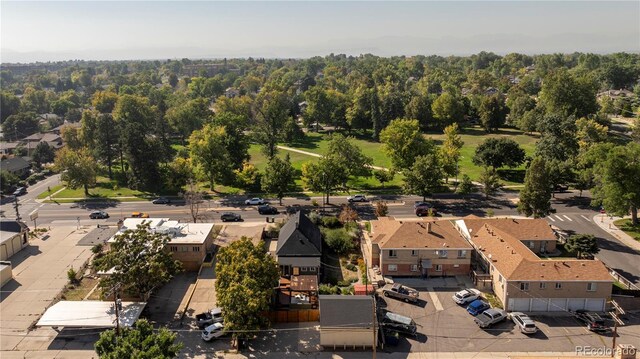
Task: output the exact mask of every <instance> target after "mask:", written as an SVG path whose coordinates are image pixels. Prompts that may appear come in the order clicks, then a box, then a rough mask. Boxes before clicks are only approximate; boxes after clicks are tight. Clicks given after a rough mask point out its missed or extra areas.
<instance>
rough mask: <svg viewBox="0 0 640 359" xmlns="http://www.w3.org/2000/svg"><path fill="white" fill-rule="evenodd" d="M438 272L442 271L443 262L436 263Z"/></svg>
mask: <svg viewBox="0 0 640 359" xmlns="http://www.w3.org/2000/svg"><path fill="white" fill-rule="evenodd" d="M436 272H442V264H436Z"/></svg>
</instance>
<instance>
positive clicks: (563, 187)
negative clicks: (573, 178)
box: [553, 184, 569, 192]
mask: <svg viewBox="0 0 640 359" xmlns="http://www.w3.org/2000/svg"><path fill="white" fill-rule="evenodd" d="M568 189H569V186H568V185H566V184H557V185H555V186H554V187H553V191H554V192H564V191H566V190H568Z"/></svg>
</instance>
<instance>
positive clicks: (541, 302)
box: [531, 298, 549, 312]
mask: <svg viewBox="0 0 640 359" xmlns="http://www.w3.org/2000/svg"><path fill="white" fill-rule="evenodd" d="M548 308H549V299H548V298H534V299H532V300H531V311H532V312H546V311H547V310H548Z"/></svg>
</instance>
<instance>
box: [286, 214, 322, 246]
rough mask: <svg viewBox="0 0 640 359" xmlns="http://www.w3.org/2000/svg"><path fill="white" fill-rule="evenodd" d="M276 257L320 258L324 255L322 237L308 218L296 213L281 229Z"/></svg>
mask: <svg viewBox="0 0 640 359" xmlns="http://www.w3.org/2000/svg"><path fill="white" fill-rule="evenodd" d="M276 255H278V256H284V257H318V256H321V255H322V235H321V234H320V229H318V227H316V225H315V224H313V222H311V220H310V219H309V218H307V216H305V215H304V214H302V213H301V212H300V211H298V212H296V214H294V215H293V216H291V218H289V221H288V222H287V223H285V225H284V226H282V228H281V229H280V234H279V235H278V246H277V248H276Z"/></svg>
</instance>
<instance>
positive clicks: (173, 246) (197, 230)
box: [107, 218, 214, 271]
mask: <svg viewBox="0 0 640 359" xmlns="http://www.w3.org/2000/svg"><path fill="white" fill-rule="evenodd" d="M143 222H144V223H146V224H149V231H151V232H154V233H162V234H166V235H167V236H169V243H167V246H166V250H167V251H169V252H171V255H172V256H173V258H174V259H175V260H178V261H180V262H181V263H182V266H183V267H184V269H185V270H186V271H197V270H199V269H200V265H202V263H203V262H204V259H205V257H206V255H207V253H208V252H212V251H213V240H214V238H213V223H179V222H178V221H172V220H169V219H168V218H127V219H125V220H124V222H123V223H122V227H120V230H119V231H118V233H116V234H115V235H114V236H113V237H112V238H111V239H109V240H108V241H107V242H108V243H110V242H113V241H114V239H115V237H116V236H118V235H119V234H121V233H123V232H125V231H126V230H129V229H131V230H135V229H136V228H137V227H138V226H139V225H141V224H142V223H143Z"/></svg>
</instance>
